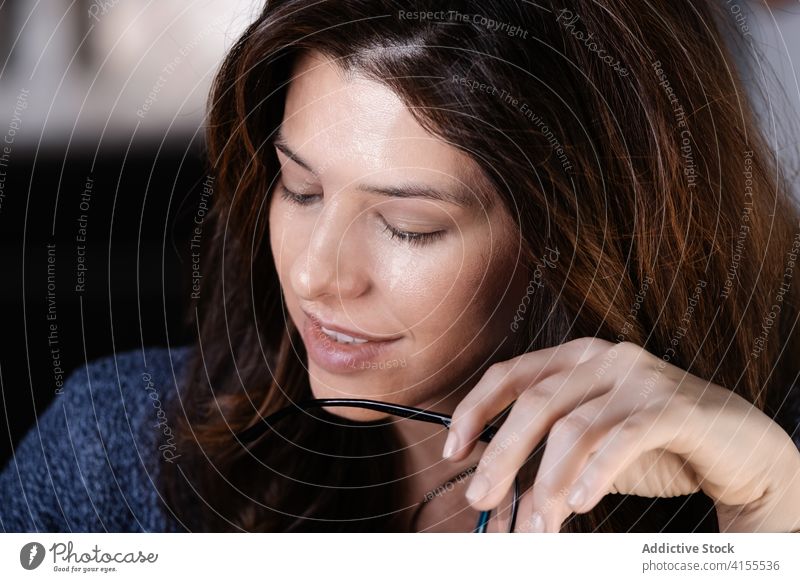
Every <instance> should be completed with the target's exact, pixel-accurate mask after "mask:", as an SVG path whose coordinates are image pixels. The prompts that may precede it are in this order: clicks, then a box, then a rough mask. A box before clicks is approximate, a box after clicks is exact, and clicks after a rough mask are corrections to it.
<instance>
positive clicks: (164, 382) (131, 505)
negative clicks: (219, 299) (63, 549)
mask: <svg viewBox="0 0 800 582" xmlns="http://www.w3.org/2000/svg"><path fill="white" fill-rule="evenodd" d="M187 351H188V348H178V349H173V350H172V351H171V352H170V350H168V349H166V348H148V349H146V350H135V351H130V352H123V353H120V354H117V355H112V356H107V357H104V358H100V359H97V360H94V361H92V362H90V363H88V364H87V365H84V366H82V367H80V368H78V369H76V370H75V371H73V372H72V373H71V374H70V375H69V377H68V378H67V381H66V382H65V383H64V386H63V390H62V393H61V394H59V395H57V396H56V398H55V400H53V401H52V402H51V403H50V404H49V405H48V407H47V408H46V409H45V411H44V413H42V414H41V415H40V416H39V418H38V419H37V422H36V424H35V425H34V426H33V427H32V428H31V429H30V430H29V431H28V433H27V434H26V435H25V436H24V437H23V439H22V440H21V441H20V443H19V444H18V446H17V447H16V449H15V451H14V453H13V456H12V458H11V459H10V461H9V462H8V464H7V465H6V467H5V468H4V469H3V471H2V472H1V473H0V529H2V530H3V531H6V532H34V531H35V532H106V531H108V532H114V531H117V532H118V531H164V530H165V529H166V528H167V524H166V520H165V517H164V515H163V514H162V513H161V512H162V506H161V504H160V503H159V501H160V497H159V495H158V493H157V489H156V478H157V474H158V466H159V462H163V459H166V458H169V452H167V451H170V449H169V447H170V443H169V441H168V439H167V438H166V437H168V436H170V435H169V432H168V431H167V430H166V429H168V426H166V423H165V421H166V419H165V418H164V417H163V413H159V410H160V409H162V408H163V409H164V410H165V409H166V401H167V398H168V396H169V395H170V394H171V393H173V392H175V384H176V383H175V381H174V378H175V377H176V372H177V373H179V370H180V366H181V364H182V361H183V359H184V358H185V356H186V352H187ZM176 366H177V367H176ZM162 452H164V453H165V454H166V456H162V454H161V453H162ZM171 453H172V454H173V455H174V454H175V452H174V450H173V451H171Z"/></svg>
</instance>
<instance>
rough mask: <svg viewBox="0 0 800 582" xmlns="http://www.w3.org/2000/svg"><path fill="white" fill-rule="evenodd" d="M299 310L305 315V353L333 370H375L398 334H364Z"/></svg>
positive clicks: (342, 371) (394, 342)
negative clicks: (390, 335)
mask: <svg viewBox="0 0 800 582" xmlns="http://www.w3.org/2000/svg"><path fill="white" fill-rule="evenodd" d="M303 313H304V314H305V315H306V318H305V321H304V324H303V326H302V334H303V340H304V342H305V345H306V349H307V351H308V356H309V358H310V359H311V360H313V361H314V362H315V363H316V364H317V365H319V366H320V367H322V368H323V369H325V370H328V371H330V372H333V373H353V372H356V371H359V370H366V369H377V367H378V366H377V365H376V364H378V363H379V362H381V361H388V358H389V356H390V355H391V353H390V352H391V350H392V348H393V347H394V346H395V344H396V343H397V341H398V340H399V339H400V338H401V337H402V336H393V337H389V338H377V337H374V336H367V335H364V334H360V333H357V332H354V331H352V330H348V329H345V328H342V327H339V326H335V325H333V324H329V323H327V322H326V323H323V322H322V321H320V320H319V319H317V318H316V317H314V316H313V315H311V314H309V313H308V312H306V311H305V310H303ZM382 367H383V366H381V368H382Z"/></svg>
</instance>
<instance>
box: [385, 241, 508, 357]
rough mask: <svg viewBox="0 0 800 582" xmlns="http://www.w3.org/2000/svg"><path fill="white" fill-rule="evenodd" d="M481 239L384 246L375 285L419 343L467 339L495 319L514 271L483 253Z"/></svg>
mask: <svg viewBox="0 0 800 582" xmlns="http://www.w3.org/2000/svg"><path fill="white" fill-rule="evenodd" d="M481 240H482V239H481V238H479V237H476V239H475V240H458V241H457V242H452V243H445V242H444V241H442V242H438V243H434V244H432V245H430V246H429V247H420V248H407V247H405V248H404V247H398V246H395V248H394V250H391V247H386V250H385V251H384V253H383V254H382V256H381V260H380V261H376V262H375V263H374V264H375V265H376V271H375V283H376V285H379V286H380V287H381V288H382V295H383V296H384V297H386V298H387V300H388V301H389V302H390V304H391V306H392V307H391V309H392V311H393V312H394V313H395V315H396V317H397V319H399V320H400V321H402V322H403V324H404V327H406V328H407V329H409V330H410V331H411V332H412V334H413V335H414V337H415V338H416V339H417V340H423V341H424V342H425V343H430V342H434V341H441V339H446V338H449V337H450V336H451V335H452V336H458V337H460V339H462V340H463V334H464V333H465V332H467V333H472V332H474V331H476V330H478V329H480V328H481V327H482V326H484V324H485V323H486V321H487V320H488V319H490V318H491V317H492V311H493V310H494V308H495V306H496V304H497V302H498V301H499V298H500V297H501V296H502V293H503V290H504V289H505V286H506V279H508V273H510V271H508V270H507V264H506V263H507V262H508V261H505V262H503V261H500V260H497V258H494V259H492V258H490V257H488V256H487V255H485V254H483V253H482V252H481V251H482V250H483V249H481V247H482V246H483V244H482V243H481V242H480V241H481ZM501 283H502V285H501Z"/></svg>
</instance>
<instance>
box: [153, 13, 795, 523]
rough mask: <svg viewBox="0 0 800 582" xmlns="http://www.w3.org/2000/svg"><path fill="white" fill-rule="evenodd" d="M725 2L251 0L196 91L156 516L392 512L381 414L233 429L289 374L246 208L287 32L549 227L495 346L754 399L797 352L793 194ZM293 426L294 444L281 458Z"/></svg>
mask: <svg viewBox="0 0 800 582" xmlns="http://www.w3.org/2000/svg"><path fill="white" fill-rule="evenodd" d="M409 4H413V7H409ZM411 11H413V12H417V13H418V12H427V11H431V12H434V11H436V12H438V13H439V15H438V16H436V15H435V14H434V15H431V14H428V15H425V14H422V15H420V14H413V13H412V12H411ZM723 12H724V10H722V9H720V8H719V7H715V5H714V4H712V3H707V2H698V1H697V0H660V1H655V2H644V3H643V2H636V1H633V0H609V1H607V2H603V3H599V2H596V1H592V0H575V1H572V2H548V1H544V2H539V3H538V5H533V4H532V3H528V2H515V1H508V0H504V1H502V2H501V1H499V0H498V1H491V0H474V1H460V2H447V1H444V2H443V1H441V0H437V1H435V2H434V1H427V0H426V1H418V2H413V3H407V2H395V1H390V0H336V1H319V0H275V1H269V2H268V3H267V5H266V7H265V8H264V10H263V12H262V13H261V14H260V16H259V17H258V19H257V20H256V21H255V22H254V23H253V24H252V25H250V27H249V28H248V29H247V30H246V31H245V32H244V34H243V35H242V36H241V38H240V39H239V40H238V42H236V44H235V46H234V47H233V48H232V50H231V51H230V53H229V54H228V55H227V58H226V59H225V60H224V62H223V64H222V66H221V69H220V70H219V72H218V74H217V76H216V80H215V83H214V87H213V91H212V94H211V96H210V103H209V105H210V107H209V120H208V130H207V146H208V153H209V160H210V164H211V167H212V172H213V175H214V176H215V178H216V181H215V190H214V196H213V198H214V205H213V209H212V214H211V219H212V220H213V224H214V231H213V236H211V237H209V238H207V239H206V240H204V241H203V246H202V261H203V273H204V283H203V286H202V293H201V294H200V299H198V300H197V301H196V302H195V303H194V304H193V305H192V306H191V309H190V313H191V318H192V322H193V323H194V324H195V325H196V329H197V330H198V335H197V342H196V346H195V347H196V349H195V350H194V355H193V359H192V360H191V361H190V362H189V364H188V368H187V372H186V374H185V377H184V382H183V386H182V391H181V398H180V400H179V401H178V400H176V401H175V402H174V403H173V405H172V407H171V408H170V416H171V419H172V422H173V425H174V426H175V432H176V434H177V437H178V440H177V443H178V447H179V452H180V457H179V459H178V460H176V462H175V463H172V464H165V465H164V470H163V471H162V474H161V476H160V486H161V490H162V492H163V495H164V499H165V500H166V502H167V505H168V507H169V511H170V512H171V513H172V515H173V516H174V517H175V518H176V520H177V523H179V524H180V527H183V528H186V529H189V530H192V531H273V532H276V531H300V530H305V531H312V530H313V531H346V530H351V531H352V530H357V531H386V530H393V529H396V528H397V527H399V526H398V524H397V522H395V521H394V518H393V515H394V513H393V512H394V511H396V510H397V509H399V507H398V506H397V503H398V499H400V497H399V494H398V488H399V487H402V482H401V478H402V474H401V473H402V471H401V470H400V468H399V467H400V462H399V458H398V455H397V454H393V451H395V450H396V449H397V440H396V436H395V435H394V434H393V432H392V429H391V427H390V426H388V425H375V426H372V425H370V426H363V427H351V428H352V429H355V428H358V430H351V428H347V423H346V422H342V423H340V424H344V425H345V428H339V429H334V428H332V427H331V425H330V424H329V423H325V422H307V421H305V420H298V422H297V423H295V424H293V425H292V426H291V427H288V428H287V429H286V431H285V432H282V433H281V434H280V435H279V436H276V435H267V436H266V437H265V438H264V439H263V440H261V441H259V443H258V444H257V445H255V446H253V447H252V448H249V449H248V448H245V447H244V446H243V445H242V444H241V443H239V442H237V440H236V439H235V438H234V433H235V432H236V431H238V430H241V429H242V428H244V427H246V426H248V425H250V424H252V423H254V422H255V421H256V420H257V419H258V418H259V417H261V416H263V415H265V414H268V413H269V412H272V411H274V410H277V409H278V408H280V407H282V406H284V405H286V404H287V403H289V402H291V401H295V400H298V399H302V398H303V397H308V396H310V388H309V382H308V374H307V371H306V369H305V367H304V358H305V353H304V351H303V344H302V341H301V340H300V338H299V336H298V334H297V330H296V329H295V328H294V327H293V325H292V323H291V321H290V319H289V318H288V317H286V313H285V312H284V309H283V306H282V302H281V289H280V286H279V282H278V276H277V273H276V270H275V267H274V264H273V259H272V255H271V253H270V247H269V236H268V222H267V219H266V216H267V214H266V209H267V207H268V204H269V197H270V194H271V191H272V185H273V184H274V183H275V180H276V178H277V176H278V173H279V164H278V161H277V159H276V156H275V153H274V150H273V148H272V139H273V136H274V132H275V130H276V128H277V127H278V126H279V124H280V122H281V119H282V115H283V104H284V97H285V94H286V88H287V84H288V83H289V82H290V80H291V70H292V65H293V63H294V61H295V59H296V57H297V55H298V54H299V53H301V52H302V51H312V50H313V51H319V52H321V53H324V54H325V55H327V56H329V57H331V58H333V59H335V60H336V61H337V62H338V63H339V64H340V65H341V66H342V67H343V68H345V69H350V70H353V71H356V72H358V73H359V74H362V75H365V76H367V77H369V78H371V79H374V80H376V81H378V82H381V83H384V84H386V85H387V86H388V87H390V88H391V89H392V90H393V91H394V92H396V93H397V95H399V96H400V98H401V99H402V100H403V101H404V103H405V104H406V105H407V106H408V107H409V108H410V110H411V111H412V112H413V114H414V116H415V117H416V119H417V120H418V121H419V122H420V123H421V124H422V125H423V127H425V128H426V129H427V130H429V131H430V132H431V133H432V134H434V135H436V136H438V137H440V138H441V139H443V140H446V141H447V142H449V143H451V144H454V145H455V146H456V147H459V148H461V149H463V150H464V151H465V152H467V154H468V155H470V156H471V157H472V158H473V159H474V160H475V161H476V162H477V163H478V165H479V166H480V168H481V169H482V171H483V172H484V173H485V175H486V177H487V178H488V179H489V180H490V181H491V183H492V184H493V185H494V187H495V188H496V191H497V193H498V195H499V196H500V198H501V199H502V201H503V203H504V204H505V205H506V207H507V209H508V211H509V212H510V213H511V215H512V216H513V217H514V218H515V220H516V221H517V223H518V225H519V228H520V231H521V236H522V237H523V239H524V246H525V250H526V255H525V261H526V262H527V263H528V266H533V264H534V261H535V260H536V257H537V256H538V255H540V254H541V252H542V251H541V250H542V249H544V248H545V247H546V246H549V247H550V248H557V249H561V250H567V251H568V252H566V253H565V252H563V251H562V253H561V256H562V257H563V258H564V259H565V260H564V262H563V263H561V264H562V266H563V267H564V268H557V269H547V270H546V272H543V273H541V275H542V283H543V285H544V286H543V288H542V289H541V292H539V291H537V293H536V294H535V295H534V296H533V303H532V305H531V306H530V309H529V312H528V314H527V317H526V318H525V321H524V328H522V329H520V331H519V332H518V333H517V334H515V338H514V339H515V340H516V342H517V343H516V345H517V353H523V352H526V351H533V350H536V349H540V348H543V347H547V346H552V345H556V344H559V343H562V342H565V341H568V340H570V339H574V338H578V337H584V336H596V337H601V338H605V339H607V340H611V341H631V342H634V343H636V344H639V345H642V346H644V347H645V348H646V349H647V350H649V351H650V352H652V353H653V354H656V355H658V356H661V357H663V358H664V359H665V360H668V361H669V362H671V363H673V364H675V365H677V366H679V367H681V368H683V369H686V370H688V371H690V372H692V373H693V374H695V375H697V376H699V377H701V378H705V379H708V380H711V381H713V382H715V383H717V384H719V385H721V386H724V387H726V388H728V389H730V390H732V391H734V392H736V393H738V394H740V395H742V396H743V397H744V398H746V399H747V400H749V401H751V402H752V403H753V404H754V405H755V406H757V407H758V408H760V409H763V410H766V411H768V412H769V413H770V414H771V415H773V416H774V415H775V414H777V413H778V412H779V408H780V407H781V406H782V405H783V403H784V399H785V398H786V394H787V386H790V385H791V384H792V383H793V381H794V380H795V373H796V369H795V368H794V367H793V364H795V365H796V362H797V361H800V358H798V356H800V350H798V345H797V341H796V339H795V334H793V330H794V325H795V321H796V317H797V311H796V306H797V296H796V293H795V291H794V289H793V288H790V287H787V285H786V283H787V281H788V280H787V279H786V276H787V271H785V268H786V261H787V256H788V255H787V253H789V252H790V251H791V250H792V248H793V247H792V245H793V244H796V243H797V241H798V240H800V239H798V234H797V233H798V224H799V223H798V212H797V210H796V208H795V207H794V206H793V205H792V203H791V202H790V199H789V197H788V195H787V189H786V186H785V184H784V183H783V181H782V180H781V175H780V174H779V173H778V172H776V168H777V167H778V166H777V163H776V160H775V159H774V156H773V155H772V154H771V153H770V151H769V149H768V148H767V147H766V144H765V141H764V139H763V138H762V137H761V136H760V134H759V130H758V127H757V122H756V119H755V117H754V114H753V113H752V111H751V108H750V106H749V104H748V101H747V99H746V97H745V94H744V92H743V90H742V85H741V82H740V80H739V79H738V78H737V75H736V72H735V68H734V67H733V66H732V64H731V58H730V54H729V52H728V50H727V49H726V44H725V42H724V39H723V37H722V35H721V34H720V26H721V24H720V23H721V22H723V21H724V20H725V18H726V15H725V14H723ZM729 16H730V15H728V17H729ZM515 26H516V27H517V28H512V27H515ZM472 81H475V82H478V83H486V84H487V86H488V87H493V88H496V92H495V94H494V95H490V94H488V92H487V91H480V90H475V91H473V90H471V89H470V87H469V86H468V85H470V83H471V82H472ZM515 100H516V101H515ZM522 104H525V105H526V107H522ZM795 250H796V249H795ZM789 275H791V273H789ZM776 298H777V299H776ZM775 305H778V310H777V311H776V308H775V307H774V306H775ZM299 447H304V448H305V449H306V450H311V451H314V452H315V454H317V455H318V456H317V457H316V458H317V462H314V463H299V461H298V460H297V459H298V456H297V455H296V454H295V453H296V452H297V451H298V450H299ZM288 475H291V476H292V477H291V478H289V477H288ZM716 528H717V522H716V519H715V515H714V512H713V504H711V503H710V500H709V499H708V498H707V497H706V496H705V495H703V494H702V493H697V494H693V495H690V496H686V497H685V498H674V499H644V498H639V497H635V496H623V495H608V496H606V497H605V498H604V499H603V500H602V501H601V503H600V504H599V505H598V506H597V507H596V508H595V509H594V510H593V511H591V512H589V513H587V514H584V515H577V516H572V518H571V519H570V520H569V521H568V522H567V524H566V525H565V526H564V529H565V530H567V531H670V530H672V531H689V530H700V531H703V530H706V531H707V530H710V531H713V530H715V529H716Z"/></svg>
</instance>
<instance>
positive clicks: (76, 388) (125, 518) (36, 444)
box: [0, 347, 800, 532]
mask: <svg viewBox="0 0 800 582" xmlns="http://www.w3.org/2000/svg"><path fill="white" fill-rule="evenodd" d="M190 354H191V348H190V347H180V348H177V349H176V348H172V349H167V348H148V349H145V350H135V351H129V352H122V353H118V354H117V355H116V356H108V357H104V358H100V359H98V360H94V361H93V362H90V363H89V364H88V365H86V366H83V367H81V368H79V369H77V370H76V371H74V372H72V373H71V374H70V376H69V378H68V380H67V382H66V383H65V384H64V387H63V393H62V394H60V395H58V396H57V397H56V399H55V400H54V401H53V402H52V403H51V404H50V405H49V407H48V408H47V409H46V410H45V412H44V413H43V414H42V415H41V416H40V417H39V419H38V423H37V425H36V426H34V427H33V428H32V429H31V430H30V431H29V432H28V434H26V435H25V437H24V438H23V439H22V441H21V442H20V443H19V445H18V446H17V448H16V451H15V453H14V456H13V457H12V459H11V460H10V461H9V463H8V465H7V466H6V467H5V469H3V472H2V473H0V528H2V530H3V531H6V532H23V531H25V532H33V531H38V532H73V531H74V532H85V531H86V532H104V531H108V532H141V531H145V532H173V531H185V530H184V528H182V527H180V525H179V524H177V523H176V522H175V520H173V519H172V518H171V516H170V515H169V512H168V511H167V510H166V509H165V506H164V504H163V503H162V501H161V499H160V497H159V495H158V492H157V488H156V483H157V479H158V476H159V468H160V467H161V466H163V464H164V463H165V462H171V461H170V459H171V458H172V456H173V455H175V454H177V453H176V452H175V449H174V447H173V446H172V443H173V442H174V441H172V440H171V430H172V429H171V427H170V425H169V421H167V419H166V418H165V417H164V412H162V411H164V410H165V409H166V406H167V403H168V402H169V401H171V399H173V398H175V396H176V394H177V389H178V387H180V386H181V374H182V372H183V370H184V369H185V364H186V362H187V360H188V357H189V355H190ZM785 412H786V417H788V418H791V419H794V420H793V421H792V422H789V423H786V422H784V423H782V424H783V426H784V428H786V429H787V430H789V431H790V432H793V437H794V440H795V442H797V444H798V446H799V447H800V430H797V429H796V427H797V425H798V424H800V398H799V397H798V394H797V391H794V393H793V394H792V400H791V406H787V407H786V408H785ZM787 425H788V426H787Z"/></svg>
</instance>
